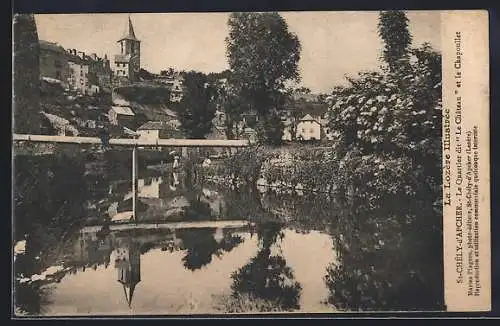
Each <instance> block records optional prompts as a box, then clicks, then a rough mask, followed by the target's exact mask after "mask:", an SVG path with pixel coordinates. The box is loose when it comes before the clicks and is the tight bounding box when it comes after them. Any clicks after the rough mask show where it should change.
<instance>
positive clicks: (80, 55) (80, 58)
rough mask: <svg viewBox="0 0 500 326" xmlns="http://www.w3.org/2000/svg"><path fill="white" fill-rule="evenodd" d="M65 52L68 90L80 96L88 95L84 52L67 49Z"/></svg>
mask: <svg viewBox="0 0 500 326" xmlns="http://www.w3.org/2000/svg"><path fill="white" fill-rule="evenodd" d="M67 52H68V53H67V57H68V66H69V76H68V84H69V87H70V89H71V90H73V91H76V92H77V93H79V94H81V95H89V94H90V82H89V63H88V62H87V61H86V60H85V52H81V51H77V50H76V49H69V50H68V51H67Z"/></svg>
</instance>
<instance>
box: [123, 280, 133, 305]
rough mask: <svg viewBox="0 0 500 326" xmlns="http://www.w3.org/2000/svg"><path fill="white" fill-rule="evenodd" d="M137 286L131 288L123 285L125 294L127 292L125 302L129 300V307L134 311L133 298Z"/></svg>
mask: <svg viewBox="0 0 500 326" xmlns="http://www.w3.org/2000/svg"><path fill="white" fill-rule="evenodd" d="M134 290H135V284H131V285H130V287H129V286H126V285H125V284H123V292H125V300H127V304H128V307H129V308H130V309H132V298H133V296H134Z"/></svg>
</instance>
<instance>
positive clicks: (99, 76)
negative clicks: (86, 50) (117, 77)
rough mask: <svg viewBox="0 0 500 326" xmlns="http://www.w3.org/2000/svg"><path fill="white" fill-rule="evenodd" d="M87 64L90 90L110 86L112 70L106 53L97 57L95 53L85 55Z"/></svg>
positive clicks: (98, 89) (98, 90)
mask: <svg viewBox="0 0 500 326" xmlns="http://www.w3.org/2000/svg"><path fill="white" fill-rule="evenodd" d="M86 60H87V62H88V64H89V82H90V85H91V92H92V93H96V92H100V91H101V90H102V89H104V88H105V89H109V88H111V85H112V81H113V70H112V69H111V65H110V62H109V59H108V57H107V55H104V58H100V57H98V56H97V55H96V54H95V53H92V54H90V55H89V56H87V57H86Z"/></svg>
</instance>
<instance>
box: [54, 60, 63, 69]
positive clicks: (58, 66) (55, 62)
mask: <svg viewBox="0 0 500 326" xmlns="http://www.w3.org/2000/svg"><path fill="white" fill-rule="evenodd" d="M54 66H55V67H56V68H61V66H62V65H61V61H59V60H54Z"/></svg>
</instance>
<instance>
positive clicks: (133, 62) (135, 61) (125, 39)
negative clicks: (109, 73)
mask: <svg viewBox="0 0 500 326" xmlns="http://www.w3.org/2000/svg"><path fill="white" fill-rule="evenodd" d="M118 43H119V44H120V53H119V54H117V55H115V58H114V59H115V60H114V66H113V70H114V74H115V76H116V77H117V78H118V79H119V80H120V79H124V80H127V81H135V80H136V79H137V74H138V73H139V70H140V68H141V41H139V40H138V39H137V37H136V36H135V32H134V26H133V25H132V20H131V19H130V16H129V17H128V21H127V25H126V28H125V32H124V34H123V36H122V37H121V38H120V39H119V40H118Z"/></svg>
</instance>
